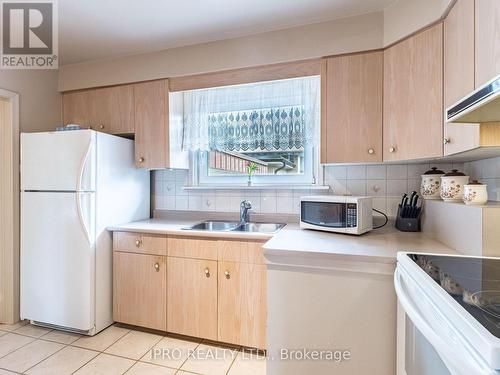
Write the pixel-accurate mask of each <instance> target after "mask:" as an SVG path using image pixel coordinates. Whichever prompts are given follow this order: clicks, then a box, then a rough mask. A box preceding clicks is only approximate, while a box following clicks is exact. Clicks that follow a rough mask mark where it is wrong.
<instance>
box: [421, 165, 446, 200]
mask: <svg viewBox="0 0 500 375" xmlns="http://www.w3.org/2000/svg"><path fill="white" fill-rule="evenodd" d="M442 175H444V172H443V171H440V170H439V169H437V168H436V167H432V168H431V169H430V170H428V171H427V172H425V173H424V174H423V175H422V182H421V184H420V195H421V196H422V197H423V198H424V199H439V198H440V197H439V190H440V187H441V176H442Z"/></svg>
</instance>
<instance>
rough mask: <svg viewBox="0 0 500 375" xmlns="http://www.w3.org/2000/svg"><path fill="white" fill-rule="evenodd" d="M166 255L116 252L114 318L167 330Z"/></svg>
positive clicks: (141, 325) (122, 321)
mask: <svg viewBox="0 0 500 375" xmlns="http://www.w3.org/2000/svg"><path fill="white" fill-rule="evenodd" d="M166 260H167V258H166V257H162V256H154V255H143V254H132V253H121V252H114V253H113V319H114V320H115V321H117V322H121V323H127V324H132V325H136V326H140V327H147V328H151V329H158V330H161V331H166V330H167V285H166V282H167V264H166V263H167V261H166Z"/></svg>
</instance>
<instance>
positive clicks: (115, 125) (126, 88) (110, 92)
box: [91, 85, 134, 134]
mask: <svg viewBox="0 0 500 375" xmlns="http://www.w3.org/2000/svg"><path fill="white" fill-rule="evenodd" d="M91 100H92V101H93V105H92V108H93V113H92V117H93V121H92V122H93V127H94V129H95V130H99V131H102V132H106V133H110V134H133V133H134V88H133V86H132V85H123V86H115V87H106V88H101V89H96V90H93V92H92V95H91Z"/></svg>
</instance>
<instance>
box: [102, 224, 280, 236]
mask: <svg viewBox="0 0 500 375" xmlns="http://www.w3.org/2000/svg"><path fill="white" fill-rule="evenodd" d="M202 221H205V219H200V220H194V221H193V220H172V219H168V220H167V219H149V220H142V221H135V222H132V223H128V224H120V225H113V226H110V227H108V228H107V229H108V230H109V231H112V232H115V231H116V232H137V233H153V234H170V235H176V236H195V237H218V238H220V237H224V238H246V239H254V240H268V239H270V238H272V236H273V235H272V234H265V233H245V232H215V231H214V232H212V231H206V230H184V229H182V228H185V227H189V226H191V225H194V224H197V223H200V222H202Z"/></svg>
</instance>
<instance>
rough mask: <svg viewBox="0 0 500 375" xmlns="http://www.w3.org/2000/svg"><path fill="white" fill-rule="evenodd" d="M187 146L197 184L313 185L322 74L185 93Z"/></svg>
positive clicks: (183, 139)
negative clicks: (248, 176)
mask: <svg viewBox="0 0 500 375" xmlns="http://www.w3.org/2000/svg"><path fill="white" fill-rule="evenodd" d="M182 95H183V136H182V142H183V145H182V148H183V150H185V151H186V150H187V151H189V152H190V154H191V158H192V160H193V164H194V167H195V168H194V169H195V170H196V171H197V176H196V177H197V178H196V179H197V183H198V184H244V183H245V181H246V179H247V174H248V167H249V166H251V167H252V169H253V177H252V178H253V181H254V182H255V183H256V184H288V183H291V184H293V183H296V184H312V183H314V181H315V179H316V177H317V169H318V165H319V163H318V155H317V150H318V144H319V123H320V79H319V77H318V76H312V77H301V78H294V79H286V80H277V81H269V82H260V83H252V84H243V85H234V86H226V87H217V88H210V89H202V90H190V91H184V92H183V93H182Z"/></svg>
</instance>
